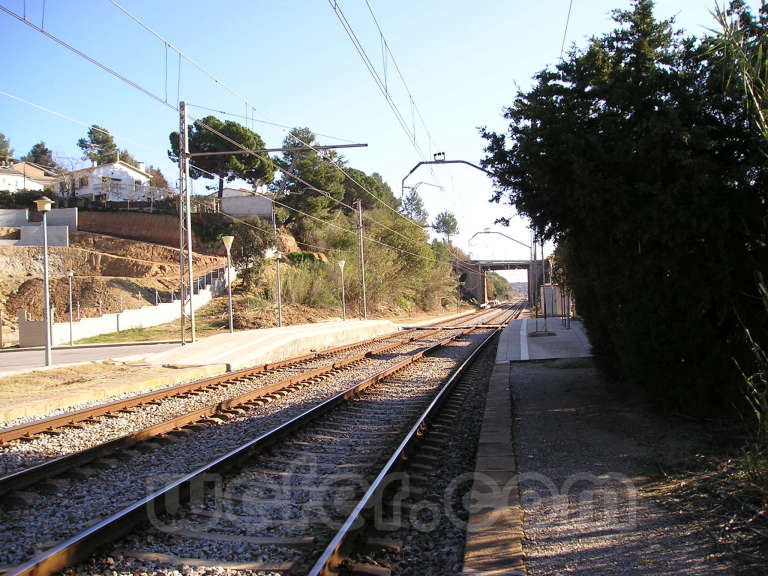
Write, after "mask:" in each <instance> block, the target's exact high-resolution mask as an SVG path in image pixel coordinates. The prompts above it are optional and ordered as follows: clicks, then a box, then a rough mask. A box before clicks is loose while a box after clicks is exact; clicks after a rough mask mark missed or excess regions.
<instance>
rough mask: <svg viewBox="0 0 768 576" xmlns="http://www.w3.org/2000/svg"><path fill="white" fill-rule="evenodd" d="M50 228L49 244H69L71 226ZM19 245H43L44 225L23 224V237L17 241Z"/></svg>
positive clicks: (49, 226)
mask: <svg viewBox="0 0 768 576" xmlns="http://www.w3.org/2000/svg"><path fill="white" fill-rule="evenodd" d="M47 228H48V246H69V226H51V225H50V224H49V225H48V226H47ZM16 245H17V246H42V245H43V227H42V225H37V226H22V227H21V239H20V240H19V241H18V242H17V243H16Z"/></svg>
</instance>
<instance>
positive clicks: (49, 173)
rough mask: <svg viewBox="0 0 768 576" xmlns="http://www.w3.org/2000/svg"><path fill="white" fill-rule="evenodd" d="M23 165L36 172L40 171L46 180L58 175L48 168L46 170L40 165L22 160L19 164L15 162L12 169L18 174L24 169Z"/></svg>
mask: <svg viewBox="0 0 768 576" xmlns="http://www.w3.org/2000/svg"><path fill="white" fill-rule="evenodd" d="M25 165H26V166H30V167H32V168H35V169H37V170H40V172H42V173H43V176H44V177H46V178H50V177H52V176H57V175H58V174H56V172H54V171H53V170H51V169H50V168H46V167H45V166H43V165H42V164H36V163H35V162H30V161H29V160H22V161H21V162H16V163H15V164H14V165H13V168H14V169H15V170H16V171H18V172H20V171H22V170H23V169H24V166H25Z"/></svg>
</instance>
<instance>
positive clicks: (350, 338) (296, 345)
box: [117, 320, 399, 371]
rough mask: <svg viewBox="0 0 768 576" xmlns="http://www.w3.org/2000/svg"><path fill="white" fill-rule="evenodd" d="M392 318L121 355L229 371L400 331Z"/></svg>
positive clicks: (242, 334)
mask: <svg viewBox="0 0 768 576" xmlns="http://www.w3.org/2000/svg"><path fill="white" fill-rule="evenodd" d="M398 330H399V327H398V326H397V325H396V324H393V323H392V322H390V321H389V320H347V321H344V322H342V321H337V322H319V323H317V324H298V325H294V326H283V327H281V328H264V329H260V330H244V331H238V332H235V333H233V334H230V333H224V334H216V335H215V336H209V337H207V338H203V339H200V340H197V341H196V342H194V343H189V344H186V345H184V346H181V345H179V346H176V347H174V348H171V349H170V350H165V351H163V352H158V353H154V354H145V355H142V354H138V355H133V356H127V357H123V358H117V360H120V361H123V362H130V363H142V364H148V365H151V366H199V365H203V364H224V365H226V367H227V371H234V370H240V369H243V368H247V367H250V366H257V365H259V364H267V363H269V362H278V361H280V360H285V359H287V358H292V357H295V356H301V355H304V354H308V353H310V352H314V351H318V350H323V349H326V348H332V347H334V346H340V345H343V344H350V343H353V342H359V341H361V340H366V339H368V338H375V337H377V336H382V335H384V334H392V333H394V332H397V331H398Z"/></svg>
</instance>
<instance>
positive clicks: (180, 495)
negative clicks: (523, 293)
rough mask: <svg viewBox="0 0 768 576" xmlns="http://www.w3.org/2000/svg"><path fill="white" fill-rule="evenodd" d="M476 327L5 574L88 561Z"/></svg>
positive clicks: (42, 575) (40, 575) (31, 573)
mask: <svg viewBox="0 0 768 576" xmlns="http://www.w3.org/2000/svg"><path fill="white" fill-rule="evenodd" d="M476 329H478V327H472V328H470V329H467V330H461V331H460V332H459V333H458V334H455V335H453V336H451V337H449V338H446V339H445V340H442V341H440V342H438V343H437V344H434V345H432V346H429V347H428V348H425V349H422V350H419V351H417V352H415V353H414V354H411V355H409V356H408V357H407V358H405V359H403V360H401V361H400V362H398V363H397V364H396V365H394V366H391V367H389V368H387V369H385V370H382V371H381V372H379V373H377V374H375V375H373V376H370V377H368V378H366V379H364V380H362V381H361V382H358V383H357V384H355V385H354V386H351V387H350V388H348V389H346V390H344V391H342V392H339V393H338V394H336V395H334V396H332V397H331V398H329V399H327V400H325V401H323V402H322V403H320V404H318V405H316V406H314V407H312V408H310V409H309V410H307V411H306V412H304V413H302V414H300V415H299V416H296V417H294V418H292V419H291V420H289V421H287V422H285V423H283V424H281V425H279V426H277V427H276V428H274V429H272V430H271V431H269V432H266V433H264V434H261V435H260V436H258V437H257V438H255V439H253V440H250V441H249V442H247V443H245V444H243V445H241V446H240V447H238V448H236V449H234V450H232V451H230V452H228V453H227V454H224V455H223V456H220V457H218V458H216V459H215V460H213V461H212V462H210V463H208V464H206V465H204V466H202V467H200V468H198V469H197V470H194V471H192V472H190V473H188V474H186V475H184V476H183V477H182V478H179V479H177V480H176V481H174V482H172V483H171V484H168V485H167V486H165V487H164V488H161V489H160V490H157V491H155V492H153V493H152V494H150V495H148V496H146V497H145V498H142V499H141V500H139V501H137V502H135V503H133V504H131V505H130V506H127V507H126V508H123V509H122V510H120V511H118V512H116V513H114V514H112V515H111V516H109V517H107V518H105V519H103V520H101V521H99V522H97V523H96V524H94V525H92V526H91V527H89V528H87V529H86V530H84V531H83V532H81V533H80V534H77V535H75V536H72V537H70V538H68V539H67V540H65V541H63V542H60V543H58V544H56V545H55V546H53V547H52V548H50V549H48V550H46V551H44V552H42V553H40V554H38V555H36V556H34V557H33V558H31V559H29V560H27V561H26V562H24V563H22V564H20V565H18V566H16V567H13V568H11V569H10V570H9V571H8V572H7V573H6V574H5V575H4V576H49V575H51V574H53V573H55V572H57V571H60V570H62V569H63V568H65V567H67V566H69V565H72V564H73V563H75V562H78V561H81V560H84V559H85V558H87V557H88V555H89V554H91V553H92V552H94V551H95V550H96V549H98V548H99V547H100V546H103V545H105V544H108V543H110V542H113V541H114V540H116V539H118V538H120V537H122V536H124V535H126V534H127V533H129V532H130V531H131V530H132V529H133V528H134V527H136V526H137V525H138V524H140V523H143V522H147V521H149V520H150V519H152V518H155V517H156V516H157V515H158V514H161V513H163V512H165V511H166V510H167V509H169V508H171V509H172V508H174V507H175V506H177V505H178V504H180V503H184V502H186V501H187V500H188V499H189V496H190V494H191V491H192V490H193V488H194V486H195V484H194V483H195V481H196V480H201V479H202V478H204V476H205V475H206V474H213V473H223V472H226V471H228V470H231V469H232V468H234V467H236V466H238V465H240V464H241V463H242V462H243V461H245V460H246V459H248V458H250V457H251V456H252V455H253V454H255V453H257V452H260V451H262V450H264V449H265V448H268V447H270V446H272V445H274V444H275V443H277V442H278V441H279V440H281V439H282V438H284V437H286V436H288V435H290V434H291V433H293V432H295V431H297V430H299V429H300V428H302V427H303V426H305V425H306V424H307V423H308V422H310V421H312V420H314V419H315V418H317V417H319V416H320V415H322V414H325V413H326V412H328V411H329V410H331V409H332V408H334V407H336V406H337V405H339V404H341V403H343V402H345V401H347V400H349V399H351V398H353V397H355V396H357V395H358V394H360V392H362V391H363V390H365V389H366V388H368V387H370V386H372V385H374V384H376V383H377V382H379V381H380V380H382V379H384V378H386V377H387V376H390V375H391V374H394V373H395V372H398V371H400V370H402V369H404V368H406V367H407V366H409V365H411V364H413V363H414V362H416V361H417V360H419V359H421V358H422V357H424V356H425V355H427V354H429V353H431V352H433V351H435V350H438V349H439V348H441V347H443V346H445V345H447V344H448V343H450V342H452V341H454V340H456V339H458V338H461V337H463V336H464V335H466V334H468V333H470V332H472V331H474V330H476ZM201 481H202V480H201Z"/></svg>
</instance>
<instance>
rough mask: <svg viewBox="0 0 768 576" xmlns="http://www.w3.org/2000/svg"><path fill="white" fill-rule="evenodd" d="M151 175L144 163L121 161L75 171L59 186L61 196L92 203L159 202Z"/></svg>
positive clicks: (57, 187) (58, 191) (58, 184)
mask: <svg viewBox="0 0 768 576" xmlns="http://www.w3.org/2000/svg"><path fill="white" fill-rule="evenodd" d="M151 178H152V176H151V174H149V173H147V172H145V171H144V164H143V162H139V163H138V165H137V166H131V165H130V164H128V163H127V162H123V161H122V160H118V161H116V162H109V163H107V164H101V165H98V166H91V167H90V168H83V169H81V170H74V171H72V172H69V173H68V174H65V175H63V176H61V177H60V178H59V179H58V181H57V183H56V193H57V194H58V195H59V196H69V195H71V194H72V191H73V190H74V195H75V197H76V198H77V199H78V200H80V199H82V200H87V201H90V202H91V203H98V202H100V203H104V204H106V203H107V202H128V203H129V204H130V203H131V202H149V201H150V200H158V199H159V198H158V189H157V188H152V187H150V185H149V181H150V179H151Z"/></svg>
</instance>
